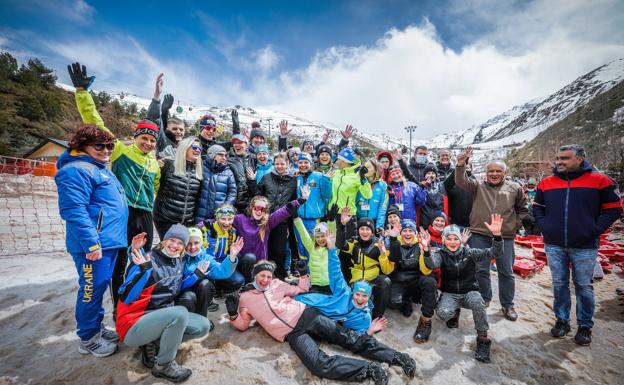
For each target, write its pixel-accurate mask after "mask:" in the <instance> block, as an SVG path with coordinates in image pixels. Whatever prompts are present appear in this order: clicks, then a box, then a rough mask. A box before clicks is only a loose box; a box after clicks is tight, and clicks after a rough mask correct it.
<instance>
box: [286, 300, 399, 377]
mask: <svg viewBox="0 0 624 385" xmlns="http://www.w3.org/2000/svg"><path fill="white" fill-rule="evenodd" d="M286 340H287V341H288V344H289V345H290V347H291V349H292V350H294V351H295V354H297V357H299V358H300V359H301V361H302V362H303V364H304V365H305V366H306V368H308V370H310V371H311V372H312V373H313V374H314V375H316V376H318V377H321V378H329V379H332V380H340V381H362V380H364V379H365V378H366V369H367V368H368V365H369V362H368V361H366V360H361V359H357V358H351V357H345V356H341V355H335V356H328V355H327V354H326V353H325V352H324V351H322V350H321V349H320V348H319V345H318V342H317V341H325V342H328V343H332V344H335V345H339V346H342V347H343V348H345V349H347V350H349V351H350V352H352V353H356V354H359V355H361V356H362V357H364V358H367V359H373V360H377V361H381V362H386V363H388V364H390V363H392V359H393V358H394V355H395V353H396V351H395V350H394V349H392V348H390V347H388V346H386V345H384V344H382V343H381V342H379V341H377V340H376V339H375V338H374V337H372V336H369V335H368V334H366V333H357V332H355V331H353V330H349V329H347V328H345V327H344V326H342V325H340V324H339V323H337V322H335V321H333V320H331V319H329V318H327V317H325V316H323V315H321V314H320V313H319V312H318V310H316V309H315V308H311V307H308V308H306V309H305V310H304V311H303V314H301V317H300V318H299V321H298V322H297V325H295V328H294V329H293V331H292V332H290V333H289V334H288V335H287V336H286Z"/></svg>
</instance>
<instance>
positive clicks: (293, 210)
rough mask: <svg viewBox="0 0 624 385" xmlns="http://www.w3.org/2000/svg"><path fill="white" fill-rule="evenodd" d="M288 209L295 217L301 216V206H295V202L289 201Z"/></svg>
mask: <svg viewBox="0 0 624 385" xmlns="http://www.w3.org/2000/svg"><path fill="white" fill-rule="evenodd" d="M286 209H287V210H288V213H289V214H290V216H291V217H293V219H294V218H299V207H298V206H295V205H294V204H292V202H291V203H288V204H287V205H286Z"/></svg>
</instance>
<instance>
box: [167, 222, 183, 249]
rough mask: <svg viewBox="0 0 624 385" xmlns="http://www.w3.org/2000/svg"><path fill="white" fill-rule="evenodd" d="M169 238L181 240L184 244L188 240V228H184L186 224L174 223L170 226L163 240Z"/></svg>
mask: <svg viewBox="0 0 624 385" xmlns="http://www.w3.org/2000/svg"><path fill="white" fill-rule="evenodd" d="M171 238H175V239H179V240H181V241H182V243H184V246H186V244H187V243H188V241H189V230H188V229H187V228H186V226H183V225H181V224H179V223H176V224H175V225H173V226H171V227H170V228H169V230H167V232H166V233H165V236H164V237H163V241H164V240H166V239H171Z"/></svg>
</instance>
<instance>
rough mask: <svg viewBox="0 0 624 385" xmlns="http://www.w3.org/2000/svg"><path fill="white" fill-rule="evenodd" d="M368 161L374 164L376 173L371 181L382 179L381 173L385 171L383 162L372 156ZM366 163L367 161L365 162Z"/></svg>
mask: <svg viewBox="0 0 624 385" xmlns="http://www.w3.org/2000/svg"><path fill="white" fill-rule="evenodd" d="M368 161H369V162H370V164H371V165H372V166H373V168H374V169H375V174H373V180H371V181H370V182H371V183H372V182H377V181H378V180H379V179H381V175H382V173H383V169H382V168H381V163H379V161H378V160H377V159H375V158H370V159H368ZM364 163H365V164H366V162H364Z"/></svg>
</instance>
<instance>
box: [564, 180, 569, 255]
mask: <svg viewBox="0 0 624 385" xmlns="http://www.w3.org/2000/svg"><path fill="white" fill-rule="evenodd" d="M569 199H570V176H568V188H567V189H566V198H565V208H564V209H563V244H564V246H565V247H568V201H569Z"/></svg>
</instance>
